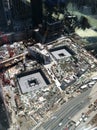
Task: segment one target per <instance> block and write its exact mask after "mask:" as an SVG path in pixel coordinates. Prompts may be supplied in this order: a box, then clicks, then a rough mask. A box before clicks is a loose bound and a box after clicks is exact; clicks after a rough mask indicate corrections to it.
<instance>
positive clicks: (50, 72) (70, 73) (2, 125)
mask: <svg viewBox="0 0 97 130" xmlns="http://www.w3.org/2000/svg"><path fill="white" fill-rule="evenodd" d="M31 4H32V3H31ZM36 4H37V2H34V3H33V4H32V5H31V6H32V7H33V8H35V7H34V6H36ZM44 4H45V11H44V12H45V14H42V15H43V16H44V17H43V22H42V19H41V18H40V19H39V18H38V15H39V14H40V16H41V13H42V12H40V13H39V14H38V12H39V11H41V6H42V3H41V5H40V8H39V9H40V10H38V8H35V14H36V15H37V18H36V17H35V16H34V14H33V18H34V20H33V26H34V27H33V29H32V32H33V33H32V34H31V37H30V38H29V36H27V35H26V37H25V38H24V39H23V40H20V39H19V40H16V41H14V40H11V39H9V37H8V35H6V34H1V35H2V36H1V37H0V38H1V39H2V42H1V44H0V105H1V107H0V112H1V113H4V114H3V116H2V117H1V116H0V120H2V121H1V122H0V130H64V129H66V130H80V128H81V127H82V125H86V124H91V125H94V123H95V124H96V122H95V120H96V119H93V120H92V121H91V119H92V117H94V118H96V116H95V115H97V97H96V95H97V59H96V57H95V56H93V55H92V53H91V52H90V51H87V49H86V46H85V45H86V41H85V40H83V38H82V37H81V36H79V34H78V33H77V32H76V31H75V29H76V27H78V26H81V22H80V23H79V24H80V25H78V24H77V23H78V22H79V21H78V18H77V16H76V15H72V14H70V12H68V11H67V8H66V5H65V3H64V2H63V3H60V4H59V6H58V7H57V6H56V3H54V6H53V5H52V9H51V8H50V4H51V3H49V4H48V3H46V2H45V3H44ZM55 7H56V8H55ZM50 9H51V10H50ZM17 15H18V14H17ZM22 17H24V16H22ZM83 21H84V22H85V23H86V28H87V26H88V22H87V20H86V19H85V18H83ZM26 31H27V30H26ZM26 34H27V32H26Z"/></svg>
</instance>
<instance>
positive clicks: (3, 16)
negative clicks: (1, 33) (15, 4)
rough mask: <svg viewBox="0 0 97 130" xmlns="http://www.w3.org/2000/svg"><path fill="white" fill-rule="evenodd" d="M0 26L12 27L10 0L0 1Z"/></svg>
mask: <svg viewBox="0 0 97 130" xmlns="http://www.w3.org/2000/svg"><path fill="white" fill-rule="evenodd" d="M0 28H1V30H2V29H5V28H6V29H7V30H9V29H12V17H11V6H10V0H1V1H0Z"/></svg>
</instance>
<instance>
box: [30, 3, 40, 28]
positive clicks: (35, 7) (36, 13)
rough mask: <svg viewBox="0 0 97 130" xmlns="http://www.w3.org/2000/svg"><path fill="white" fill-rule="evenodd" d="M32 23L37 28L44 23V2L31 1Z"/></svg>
mask: <svg viewBox="0 0 97 130" xmlns="http://www.w3.org/2000/svg"><path fill="white" fill-rule="evenodd" d="M31 7H32V22H33V26H34V27H37V26H38V25H39V24H41V23H42V0H31Z"/></svg>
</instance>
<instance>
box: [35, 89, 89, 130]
mask: <svg viewBox="0 0 97 130" xmlns="http://www.w3.org/2000/svg"><path fill="white" fill-rule="evenodd" d="M90 92H91V89H88V90H87V91H85V92H83V93H81V94H80V95H79V96H77V97H75V98H73V99H71V100H69V101H68V102H67V103H65V104H64V105H63V106H62V107H61V108H60V110H58V111H57V112H55V114H54V115H53V117H55V118H52V117H51V118H50V119H49V120H48V121H46V122H44V123H43V124H42V125H41V126H40V127H39V128H37V130H40V128H42V129H44V130H61V129H63V128H64V126H65V125H66V124H67V122H68V121H70V118H71V117H73V116H74V115H75V114H76V113H77V112H79V111H80V110H81V109H82V108H84V107H85V105H87V103H89V98H88V97H89V94H90ZM60 122H61V123H62V125H61V126H59V123H60Z"/></svg>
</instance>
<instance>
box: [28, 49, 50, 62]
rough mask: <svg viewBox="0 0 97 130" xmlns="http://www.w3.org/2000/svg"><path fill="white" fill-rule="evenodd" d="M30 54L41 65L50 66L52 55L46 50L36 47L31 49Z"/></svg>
mask: <svg viewBox="0 0 97 130" xmlns="http://www.w3.org/2000/svg"><path fill="white" fill-rule="evenodd" d="M28 52H29V54H30V55H31V56H32V57H33V58H34V59H35V60H36V61H38V62H39V63H41V64H49V63H50V62H51V58H50V55H49V53H48V52H47V50H46V49H42V50H40V49H39V48H36V47H29V48H28Z"/></svg>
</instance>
